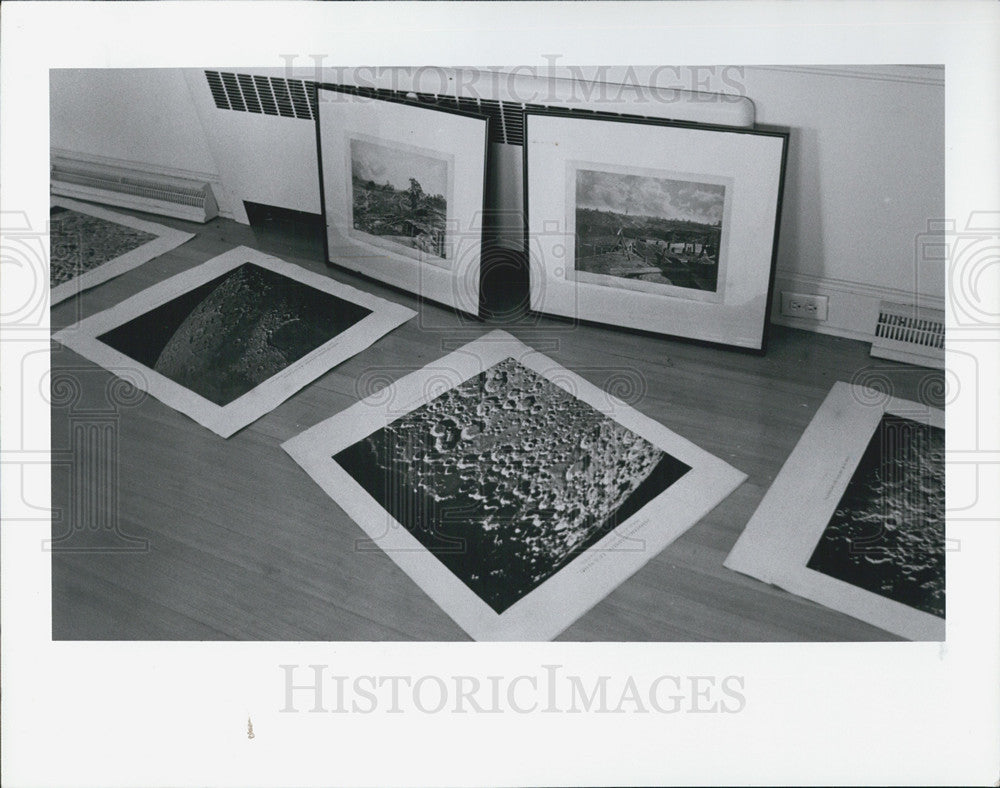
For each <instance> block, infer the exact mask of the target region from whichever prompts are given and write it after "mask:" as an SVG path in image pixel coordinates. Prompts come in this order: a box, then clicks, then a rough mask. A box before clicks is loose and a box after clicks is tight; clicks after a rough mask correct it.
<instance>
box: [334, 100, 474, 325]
mask: <svg viewBox="0 0 1000 788" xmlns="http://www.w3.org/2000/svg"><path fill="white" fill-rule="evenodd" d="M317 90H318V92H317V99H318V107H319V111H318V113H317V119H316V134H317V144H318V149H319V162H320V192H321V195H322V203H323V215H324V217H325V221H326V245H327V261H328V262H330V263H331V264H334V265H341V266H344V267H345V268H349V269H351V270H353V271H357V272H359V273H362V274H365V275H366V276H370V277H372V278H374V279H378V280H379V281H381V282H385V283H387V284H390V285H394V286H396V287H399V288H402V289H404V290H407V291H409V292H412V293H414V294H416V295H418V296H420V297H421V298H427V299H430V300H431V301H437V302H439V303H443V304H447V305H448V306H452V307H455V308H456V309H459V310H461V311H462V312H466V313H469V314H472V315H478V314H479V288H480V258H481V255H482V244H483V205H484V200H485V194H486V192H485V179H486V155H487V140H488V131H487V126H488V123H489V121H488V119H487V118H486V117H482V116H479V115H474V114H470V113H467V112H463V111H459V110H457V109H452V108H449V107H442V106H440V105H426V104H417V103H414V102H408V101H399V102H396V101H385V100H382V99H376V98H372V97H369V96H363V95H358V94H356V93H353V92H348V91H345V90H340V89H337V88H335V87H332V86H326V85H320V86H318V88H317Z"/></svg>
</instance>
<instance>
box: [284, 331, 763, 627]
mask: <svg viewBox="0 0 1000 788" xmlns="http://www.w3.org/2000/svg"><path fill="white" fill-rule="evenodd" d="M284 449H285V450H286V451H287V452H288V453H289V454H290V455H291V456H292V457H293V458H295V460H296V461H297V462H298V463H299V464H300V465H302V467H303V468H304V469H305V470H306V471H307V472H308V473H309V474H310V476H312V478H313V479H314V480H315V481H316V482H317V483H318V484H319V485H320V486H321V487H322V488H323V490H324V491H326V493H327V494H328V495H329V496H330V497H331V498H333V500H334V501H336V502H337V504H339V505H340V506H341V507H342V508H343V509H344V511H345V512H347V514H348V515H349V516H350V517H351V518H352V519H353V520H354V521H355V522H356V523H358V525H360V526H361V528H362V529H363V530H364V532H365V533H366V534H367V535H368V537H369V539H370V540H371V544H372V545H376V546H377V547H379V548H381V549H382V550H384V551H385V552H386V553H387V554H388V555H389V556H390V557H391V558H392V559H393V560H394V561H395V562H396V563H397V564H398V565H399V566H400V568H401V569H402V570H403V571H405V572H406V573H407V574H408V575H409V576H410V577H411V578H412V579H413V580H414V581H415V582H416V583H417V585H418V586H420V588H422V589H423V590H424V591H425V592H426V593H427V594H428V595H429V596H430V597H431V599H433V600H434V601H435V602H436V603H437V604H438V605H440V606H441V608H442V609H444V611H445V612H446V613H448V614H449V615H450V616H451V617H452V618H453V619H454V620H455V621H456V622H457V623H458V624H459V625H460V626H461V627H462V628H463V629H464V630H465V631H466V632H467V633H469V635H471V636H472V637H473V638H475V639H476V640H547V639H551V638H553V637H555V636H556V635H558V634H559V633H560V632H561V631H562V630H563V629H565V628H566V627H567V626H569V625H570V624H571V623H572V622H573V621H574V620H575V619H577V618H578V617H579V616H581V615H582V614H583V613H584V612H586V611H587V610H588V609H590V608H591V607H592V606H594V605H595V604H597V602H599V601H600V600H601V599H603V598H604V597H605V596H606V595H607V594H608V593H609V592H610V591H611V590H612V589H614V588H615V587H616V586H618V585H619V584H620V583H622V582H623V581H624V580H625V579H626V578H628V577H629V576H630V575H632V574H633V573H634V572H636V571H637V570H638V569H639V568H640V567H642V566H643V565H644V564H645V563H646V562H647V561H649V560H650V559H651V558H652V557H653V556H655V555H656V554H657V553H659V552H660V551H661V550H663V548H665V547H666V546H667V545H668V544H670V542H672V541H673V540H674V539H676V538H677V537H678V536H679V535H680V534H682V533H683V532H684V531H685V530H687V529H688V528H690V527H691V526H692V525H694V524H695V523H696V522H697V521H698V520H699V519H700V518H701V517H703V516H704V515H705V514H707V513H708V512H709V511H710V510H711V509H712V508H714V507H715V506H716V504H718V503H719V502H720V501H721V500H722V499H723V498H725V497H726V496H727V495H729V493H730V492H732V491H733V490H734V489H735V488H736V487H737V486H738V485H739V484H740V483H741V482H742V481H743V479H744V478H745V476H744V474H742V473H741V472H739V471H737V470H736V469H735V468H732V467H731V466H729V465H727V464H726V463H724V462H723V461H722V460H719V459H717V458H716V457H713V456H712V455H710V454H708V453H707V452H705V451H703V450H702V449H700V448H698V447H697V446H695V445H694V444H692V443H690V442H689V441H687V440H685V439H684V438H681V437H680V436H678V435H676V434H674V433H673V432H671V431H670V430H668V429H667V428H666V427H664V426H663V425H661V424H658V423H657V422H655V421H653V420H652V419H649V418H647V417H646V416H643V415H642V414H641V413H639V412H638V411H636V410H635V409H633V408H631V407H629V406H628V405H626V404H625V403H623V402H621V401H620V400H618V399H616V398H614V397H612V396H611V395H609V394H607V393H606V392H604V391H602V390H601V389H599V388H597V387H596V386H594V385H592V384H590V383H588V382H587V381H585V380H584V379H583V378H581V377H580V376H578V375H576V374H574V373H573V372H570V371H569V370H567V369H565V368H564V367H562V366H560V365H559V364H557V363H556V362H554V361H552V360H551V359H549V358H547V357H546V356H543V355H542V354H540V353H537V352H535V351H533V350H532V349H531V348H529V347H528V346H526V345H524V344H522V343H521V342H519V341H518V340H516V339H515V338H514V337H512V336H511V335H509V334H507V333H505V332H503V331H494V332H491V333H490V334H487V335H486V336H484V337H482V338H480V339H478V340H476V341H475V342H472V343H470V344H468V345H465V346H464V347H462V348H460V349H459V350H457V351H455V352H454V353H451V354H450V355H448V356H446V357H445V358H443V359H441V360H440V361H437V362H435V363H433V364H431V365H429V366H427V367H425V368H423V369H421V370H419V371H417V372H414V373H412V374H410V375H407V376H406V377H404V378H402V379H401V380H398V381H396V382H395V383H393V384H392V385H391V386H389V387H388V388H387V389H383V390H381V391H379V392H377V393H376V394H374V395H372V396H370V397H368V398H367V399H365V400H363V401H361V402H358V403H357V404H355V405H353V406H352V407H350V408H348V409H347V410H345V411H343V412H341V413H339V414H337V415H336V416H333V417H331V418H329V419H327V420H326V421H324V422H322V423H320V424H318V425H316V426H315V427H313V428H312V429H309V430H307V431H306V432H304V433H302V434H301V435H298V436H297V437H295V438H293V439H291V440H289V441H287V442H286V443H285V444H284Z"/></svg>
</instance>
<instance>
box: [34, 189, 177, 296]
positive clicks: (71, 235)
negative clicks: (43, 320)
mask: <svg viewBox="0 0 1000 788" xmlns="http://www.w3.org/2000/svg"><path fill="white" fill-rule="evenodd" d="M191 238H194V235H193V234H192V233H186V232H183V231H182V230H175V229H174V228H173V227H167V226H165V225H162V224H157V223H156V222H148V221H146V220H145V219H136V218H135V217H134V216H128V215H126V214H123V213H119V212H118V211H109V210H107V209H106V208H99V207H97V206H96V205H88V204H87V203H83V202H78V201H76V200H69V199H66V198H65V197H53V198H52V201H51V204H50V209H49V286H50V288H51V297H50V303H51V304H58V303H59V302H60V301H65V300H66V299H67V298H69V297H70V296H74V295H76V294H77V293H80V292H82V291H84V290H87V289H88V288H91V287H94V286H96V285H99V284H101V283H103V282H107V281H108V280H109V279H114V278H115V277H116V276H120V275H121V274H124V273H125V272H126V271H131V270H132V269H133V268H136V267H137V266H140V265H142V264H143V263H146V262H149V261H150V260H152V259H154V258H156V257H159V256H160V255H161V254H164V253H165V252H169V251H170V250H171V249H175V248H177V247H178V246H180V245H181V244H182V243H184V242H185V241H188V240H190V239H191Z"/></svg>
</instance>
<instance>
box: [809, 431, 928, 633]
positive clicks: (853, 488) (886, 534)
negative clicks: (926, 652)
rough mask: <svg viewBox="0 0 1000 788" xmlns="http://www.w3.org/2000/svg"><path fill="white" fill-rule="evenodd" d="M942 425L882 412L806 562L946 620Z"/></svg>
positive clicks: (818, 569)
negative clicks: (855, 467)
mask: <svg viewBox="0 0 1000 788" xmlns="http://www.w3.org/2000/svg"><path fill="white" fill-rule="evenodd" d="M944 487H945V479H944V430H943V429H941V428H940V427H933V426H930V425H928V424H922V423H920V422H916V421H913V420H911V419H907V418H903V417H900V416H893V415H889V414H886V415H884V416H883V417H882V420H881V422H880V423H879V425H878V427H877V429H876V430H875V434H874V435H873V436H872V438H871V441H870V442H869V443H868V447H867V448H866V450H865V453H864V455H863V456H862V458H861V461H860V462H859V463H858V467H857V469H856V470H855V472H854V475H853V476H852V477H851V481H850V483H849V484H848V486H847V489H846V490H845V491H844V494H843V496H842V497H841V499H840V502H839V503H838V505H837V509H836V511H835V512H834V515H833V517H832V518H831V520H830V523H829V525H827V527H826V528H825V529H824V531H823V534H822V536H821V537H820V540H819V542H818V544H817V545H816V549H815V550H814V552H813V554H812V556H811V558H810V559H809V562H808V564H807V566H808V567H809V568H810V569H814V570H815V571H817V572H822V573H823V574H826V575H829V576H831V577H835V578H837V579H839V580H843V581H845V582H847V583H851V584H853V585H855V586H858V587H860V588H863V589H865V590H868V591H871V592H873V593H876V594H880V595H882V596H884V597H888V598H889V599H892V600H895V601H896V602H900V603H902V604H904V605H909V606H910V607H913V608H916V609H917V610H921V611H924V612H926V613H930V614H932V615H935V616H938V617H940V618H944V615H945V600H944V589H945V583H944V580H945V572H944V560H945V558H944V552H945V537H944V521H945V517H944V511H945V499H944Z"/></svg>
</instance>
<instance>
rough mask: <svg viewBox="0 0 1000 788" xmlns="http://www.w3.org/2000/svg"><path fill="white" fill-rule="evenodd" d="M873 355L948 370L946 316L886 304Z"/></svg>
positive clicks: (879, 314)
mask: <svg viewBox="0 0 1000 788" xmlns="http://www.w3.org/2000/svg"><path fill="white" fill-rule="evenodd" d="M871 354H872V355H873V356H875V357H877V358H888V359H892V360H894V361H905V362H908V363H910V364H919V365H920V366H924V367H941V368H943V367H944V312H942V311H941V310H939V309H927V308H923V307H917V306H907V305H905V304H894V303H891V302H889V301H883V302H882V303H881V305H880V306H879V312H878V322H877V323H876V325H875V341H874V342H872V351H871Z"/></svg>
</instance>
